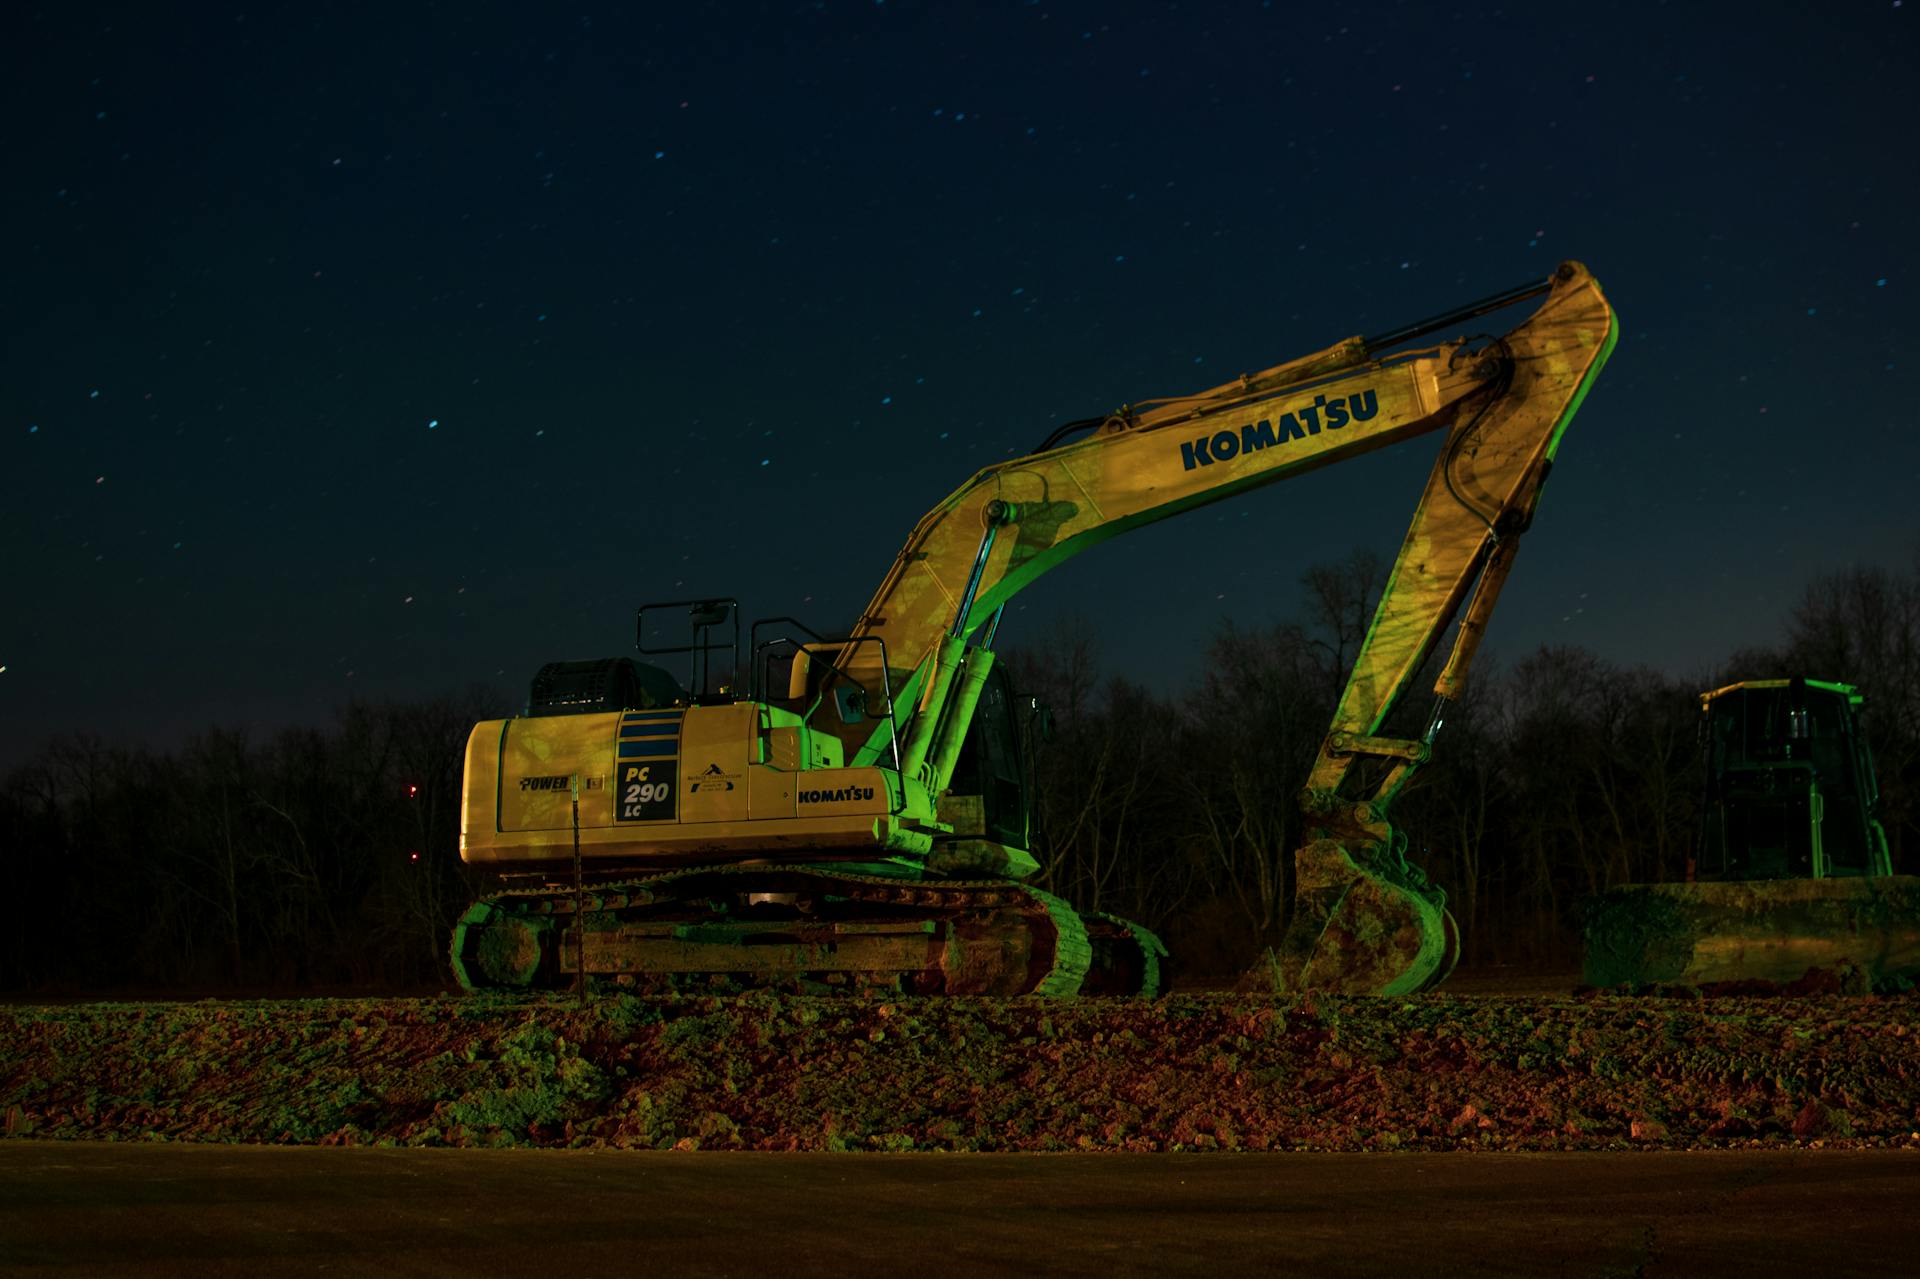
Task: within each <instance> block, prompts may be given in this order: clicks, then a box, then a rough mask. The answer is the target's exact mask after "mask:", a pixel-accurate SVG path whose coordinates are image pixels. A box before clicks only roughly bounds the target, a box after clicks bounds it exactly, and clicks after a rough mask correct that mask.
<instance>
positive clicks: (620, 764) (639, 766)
mask: <svg viewBox="0 0 1920 1279" xmlns="http://www.w3.org/2000/svg"><path fill="white" fill-rule="evenodd" d="M681 714H682V712H680V711H628V712H627V713H626V714H624V715H622V716H621V717H620V737H619V745H618V746H617V747H616V749H617V751H618V752H619V754H618V757H617V758H616V759H615V761H614V781H615V786H614V792H613V819H614V820H615V821H617V822H660V821H672V820H673V777H674V774H675V773H676V772H678V771H679V768H680V759H679V756H680V716H681Z"/></svg>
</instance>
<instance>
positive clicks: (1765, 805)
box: [1584, 679, 1920, 989]
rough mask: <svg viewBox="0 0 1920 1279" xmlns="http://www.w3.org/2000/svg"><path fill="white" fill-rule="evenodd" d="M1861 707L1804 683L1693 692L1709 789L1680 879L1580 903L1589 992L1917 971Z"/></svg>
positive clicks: (1845, 688)
mask: <svg viewBox="0 0 1920 1279" xmlns="http://www.w3.org/2000/svg"><path fill="white" fill-rule="evenodd" d="M1861 703H1862V698H1861V696H1860V694H1859V692H1858V691H1857V690H1855V689H1854V688H1853V687H1852V686H1851V685H1848V684H1837V683H1831V682H1828V681H1825V680H1814V679H1790V680H1788V679H1773V680H1748V681H1746V682H1744V683H1740V684H1730V685H1728V686H1727V687H1725V688H1719V689H1715V690H1713V691H1712V692H1709V693H1703V694H1701V696H1700V709H1701V723H1700V739H1701V743H1702V746H1703V748H1704V750H1705V764H1706V797H1705V803H1704V805H1703V812H1702V821H1701V831H1700V840H1699V844H1698V846H1697V848H1696V849H1695V856H1694V858H1693V859H1692V861H1691V863H1690V865H1689V878H1688V880H1687V881H1686V882H1682V883H1670V884H1622V885H1619V886H1617V887H1614V888H1610V889H1608V890H1607V891H1606V892H1604V893H1601V894H1600V895H1598V896H1597V897H1595V898H1594V899H1592V900H1591V901H1590V902H1588V903H1587V906H1586V920H1585V924H1584V932H1585V940H1586V959H1585V979H1586V981H1587V983H1588V984H1589V985H1592V986H1603V987H1608V986H1620V985H1623V984H1624V985H1630V986H1642V985H1653V984H1661V983H1675V984H1682V985H1691V986H1712V985H1719V984H1723V983H1769V984H1774V985H1788V984H1791V983H1795V982H1800V981H1803V980H1805V979H1807V978H1808V976H1809V973H1810V972H1813V973H1827V974H1832V975H1834V976H1837V977H1840V978H1841V979H1842V980H1843V984H1850V985H1854V986H1856V987H1871V988H1873V989H1899V988H1903V987H1904V986H1906V985H1910V984H1912V983H1913V982H1914V981H1915V980H1916V979H1920V878H1917V877H1915V876H1911V875H1894V874H1892V873H1891V871H1892V863H1891V858H1890V857H1889V855H1888V848H1887V839H1886V834H1885V832H1884V831H1883V830H1882V829H1881V826H1880V822H1879V818H1878V808H1879V792H1878V789H1877V787H1876V785H1875V780H1874V772H1873V759H1872V757H1871V756H1870V755H1869V753H1868V751H1867V743H1866V737H1865V735H1864V734H1862V733H1861V732H1860V731H1859V728H1858V712H1859V709H1860V706H1861Z"/></svg>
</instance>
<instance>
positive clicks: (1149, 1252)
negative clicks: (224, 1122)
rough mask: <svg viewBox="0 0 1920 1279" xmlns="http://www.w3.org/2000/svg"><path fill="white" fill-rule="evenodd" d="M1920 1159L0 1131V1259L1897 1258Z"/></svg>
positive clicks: (1611, 1270) (1889, 1265)
mask: <svg viewBox="0 0 1920 1279" xmlns="http://www.w3.org/2000/svg"><path fill="white" fill-rule="evenodd" d="M1917 1195H1920V1151H1900V1150H1884V1151H1815V1150H1804V1151H1781V1152H1767V1153H1742V1152H1718V1151H1716V1152H1692V1153H1689V1152H1655V1151H1649V1152H1633V1153H1623V1154H1617V1155H1616V1154H1584V1155H1555V1154H1540V1155H1491V1154H1456V1155H1425V1154H1381V1155H1337V1154H1291V1155H1227V1154H1212V1155H1137V1156H1129V1155H815V1154H793V1155H757V1154H722V1153H712V1152H707V1153H689V1154H655V1153H628V1152H604V1153H574V1152H564V1151H464V1150H340V1149H314V1148H284V1147H244V1146H241V1147H237V1146H188V1145H111V1144H96V1143H82V1142H45V1141H30V1140H11V1141H0V1273H7V1274H30V1273H34V1272H37V1271H39V1270H40V1269H41V1268H42V1267H47V1266H53V1267H60V1268H62V1269H64V1270H66V1271H67V1272H68V1273H93V1274H129V1275H131V1274H141V1275H189V1274H190V1275H196V1276H199V1275H256V1274H261V1273H265V1272H271V1273H276V1274H281V1273H301V1272H317V1271H327V1272H331V1273H340V1272H358V1273H369V1272H371V1273H387V1274H411V1275H460V1276H463V1277H468V1276H472V1275H476V1274H527V1273H538V1274H540V1275H542V1276H543V1279H569V1277H570V1276H576V1275H601V1274H627V1273H633V1274H638V1273H649V1274H656V1275H672V1276H682V1275H686V1276H705V1275H741V1276H772V1279H796V1277H797V1276H802V1275H813V1274H835V1275H848V1274H853V1275H864V1274H883V1273H884V1274H890V1275H897V1276H907V1277H908V1279H925V1277H929V1276H937V1275H949V1274H967V1275H974V1274H1011V1273H1016V1272H1018V1273H1024V1274H1048V1275H1056V1274H1058V1275H1103V1276H1105V1275H1114V1274H1157V1273H1173V1274H1178V1273H1204V1274H1207V1275H1209V1276H1210V1277H1211V1276H1219V1275H1228V1274H1277V1273H1283V1272H1292V1273H1304V1274H1315V1275H1358V1274H1383V1273H1384V1274H1392V1275H1410V1274H1411V1275H1419V1274H1441V1273H1455V1274H1458V1273H1477V1274H1496V1275H1527V1276H1535V1275H1661V1274H1666V1275H1688V1276H1692V1275H1738V1276H1742V1277H1743V1279H1750V1277H1751V1276H1758V1275H1769V1274H1791V1273H1801V1274H1805V1273H1809V1272H1811V1273H1817V1274H1819V1275H1820V1276H1821V1277H1822V1279H1832V1277H1833V1276H1837V1275H1844V1274H1863V1275H1864V1274H1880V1275H1890V1274H1901V1273H1908V1274H1910V1273H1913V1270H1912V1269H1911V1267H1912V1266H1913V1265H1914V1257H1915V1255H1916V1249H1920V1224H1916V1221H1917V1220H1920V1218H1917V1217H1916V1212H1915V1207H1914V1203H1915V1198H1916V1196H1917Z"/></svg>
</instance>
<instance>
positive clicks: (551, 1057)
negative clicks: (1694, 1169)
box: [0, 994, 1920, 1150]
mask: <svg viewBox="0 0 1920 1279" xmlns="http://www.w3.org/2000/svg"><path fill="white" fill-rule="evenodd" d="M1917 1020H1920V999H1916V998H1914V997H1912V996H1903V997H1898V998H1882V997H1873V996H1864V997H1853V998H1845V997H1826V998H1810V999H1800V1000H1781V999H1732V998H1719V999H1707V998H1703V999H1693V1000H1675V999H1671V998H1664V999H1663V998H1639V997H1622V996H1600V997H1592V998H1586V999H1579V998H1571V997H1562V998H1553V999H1538V998H1514V997H1477V998H1462V997H1457V996H1448V995H1429V996H1422V997H1416V998H1409V999H1401V1000H1369V999H1339V998H1328V997H1318V998H1315V997H1307V998H1303V999H1297V1000H1296V999H1282V1000H1275V999H1274V998H1272V997H1260V996H1254V995H1246V994H1209V995H1187V996H1174V997H1171V998H1168V999H1164V1000H1161V1001H1158V1002H1155V1003H1139V1002H1132V1001H1123V1000H1084V1001H1078V1002H1071V1001H1069V1002H1058V1001H1048V1000H1041V999H1006V1000H983V999H939V1000H936V999H914V1000H909V999H887V1000H881V999H871V1000H863V999H839V1000H833V999H819V998H804V997H792V996H776V995H765V994H760V995H743V996H727V997H700V996H675V997H663V998H640V997H634V996H607V997H601V998H598V999H596V1000H595V1001H594V1002H593V1003H592V1004H591V1005H590V1006H588V1007H586V1008H581V1007H579V1006H577V1005H576V1004H575V1003H574V1002H573V1001H572V1000H571V999H570V998H558V997H556V998H545V999H516V1000H498V999H480V998H453V997H443V998H435V999H390V1000H302V1001H261V1002H245V1003H217V1002H211V1001H208V1002H203V1003H193V1004H89V1005H74V1006H67V1007H15V1008H4V1009H0V1116H4V1122H5V1131H6V1132H7V1133H9V1134H11V1135H15V1136H28V1135H30V1136H35V1137H54V1138H100V1139H108V1140H114V1139H119V1140H141V1139H147V1140H194V1141H232V1142H287V1143H319V1144H361V1145H374V1144H383V1145H386V1144H400V1145H458V1146H603V1145H604V1146H624V1147H647V1148H676V1147H677V1148H682V1149H694V1148H700V1149H715V1148H719V1149H752V1150H1074V1149H1086V1150H1180V1149H1186V1150H1195V1149H1225V1150H1286V1149H1320V1150H1360V1149H1383V1148H1384V1149H1394V1148H1398V1149H1454V1148H1459V1147H1472V1148H1496V1149H1507V1150H1566V1149H1596V1148H1606V1147H1620V1146H1634V1145H1647V1146H1667V1147H1672V1146H1718V1145H1751V1144H1773V1143H1794V1142H1816V1141H1817V1142H1827V1143H1834V1144H1851V1145H1886V1144H1915V1145H1920V1071H1915V1070H1914V1068H1913V1064H1912V1063H1913V1042H1914V1036H1915V1033H1916V1021H1917Z"/></svg>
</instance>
